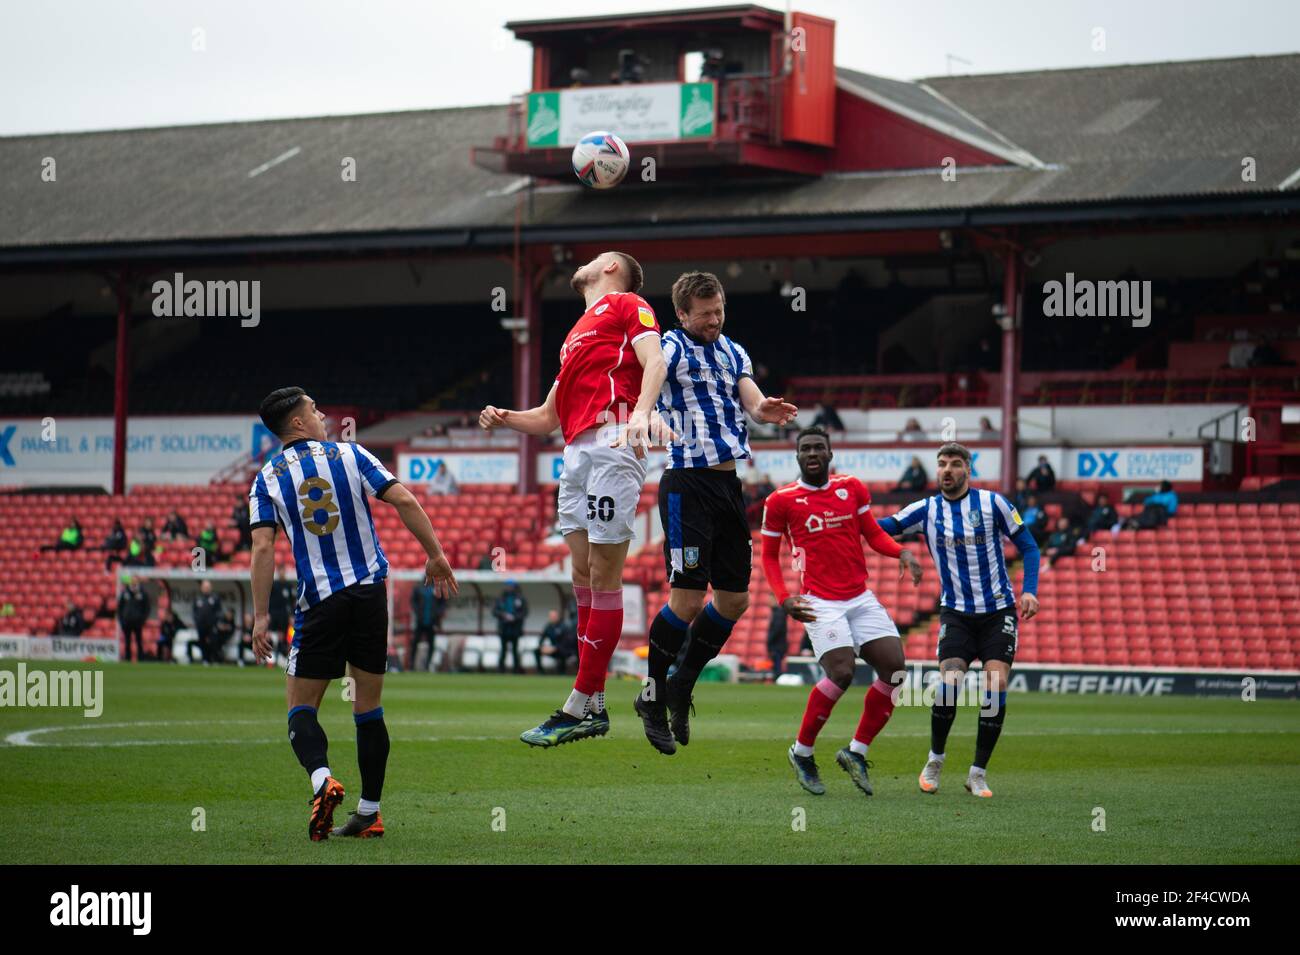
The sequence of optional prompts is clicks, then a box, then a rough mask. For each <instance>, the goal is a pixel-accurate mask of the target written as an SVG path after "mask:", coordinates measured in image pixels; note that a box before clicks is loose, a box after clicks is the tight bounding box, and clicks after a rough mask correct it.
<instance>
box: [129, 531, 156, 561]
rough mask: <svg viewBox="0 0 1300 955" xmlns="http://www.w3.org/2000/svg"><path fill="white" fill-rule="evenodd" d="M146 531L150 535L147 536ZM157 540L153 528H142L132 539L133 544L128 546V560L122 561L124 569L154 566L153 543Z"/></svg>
mask: <svg viewBox="0 0 1300 955" xmlns="http://www.w3.org/2000/svg"><path fill="white" fill-rule="evenodd" d="M146 530H147V531H148V533H147V534H146ZM156 541H157V539H156V538H155V537H154V536H153V529H152V528H145V527H144V526H141V527H140V528H139V529H138V530H137V531H136V532H135V537H132V538H131V543H129V544H127V545H126V560H124V561H122V565H123V566H124V567H152V566H153V565H154V549H153V543H156Z"/></svg>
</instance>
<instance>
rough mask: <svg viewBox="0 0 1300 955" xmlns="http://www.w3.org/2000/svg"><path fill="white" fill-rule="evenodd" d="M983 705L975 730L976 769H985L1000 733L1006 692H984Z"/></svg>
mask: <svg viewBox="0 0 1300 955" xmlns="http://www.w3.org/2000/svg"><path fill="white" fill-rule="evenodd" d="M984 700H985V703H984V706H982V707H980V725H979V729H978V730H976V731H975V762H974V763H972V764H971V765H972V766H974V767H975V768H976V769H987V768H988V765H989V757H990V756H992V755H993V747H994V746H996V745H997V744H998V737H999V736H1001V735H1002V721H1003V720H1004V719H1006V717H1007V692H1006V690H1003V691H1002V692H1000V693H998V694H997V696H996V697H995V696H994V695H993V694H992V693H985V694H984Z"/></svg>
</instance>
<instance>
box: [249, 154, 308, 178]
mask: <svg viewBox="0 0 1300 955" xmlns="http://www.w3.org/2000/svg"><path fill="white" fill-rule="evenodd" d="M300 152H302V147H301V146H294V147H293V149H290V150H289V151H288V152H283V153H280V155H278V156H276V157H275V158H274V159H272V160H269V161H268V162H264V163H262V165H260V166H258V167H257V168H256V169H250V170H249V171H248V178H249V179H252V178H253V177H254V176H260V175H261V174H262V173H264V172H266V171H267V170H268V169H270V168H271V167H272V166H278V165H280V163H282V162H284V161H285V160H287V159H292V158H293V157H294V156H296V155H298V154H299V153H300Z"/></svg>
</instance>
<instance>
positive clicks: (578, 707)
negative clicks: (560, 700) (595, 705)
mask: <svg viewBox="0 0 1300 955" xmlns="http://www.w3.org/2000/svg"><path fill="white" fill-rule="evenodd" d="M590 706H591V697H590V696H588V695H587V694H586V693H579V692H578V691H577V690H574V691H573V692H572V693H570V694H569V698H568V699H567V700H566V701H565V703H564V705H563V706H562V707H560V709H562V710H564V712H566V713H568V714H569V715H570V716H572V717H573V718H574V719H578V720H580V719H582V718H583V717H584V716H586V715H587V709H588V708H589V707H590Z"/></svg>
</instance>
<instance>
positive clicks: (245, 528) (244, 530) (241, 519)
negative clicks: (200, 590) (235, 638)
mask: <svg viewBox="0 0 1300 955" xmlns="http://www.w3.org/2000/svg"><path fill="white" fill-rule="evenodd" d="M235 502H236V503H235V506H234V508H233V509H232V510H231V512H230V526H231V527H233V528H235V529H236V530H238V531H239V540H238V541H237V542H236V543H235V553H238V552H239V551H241V550H252V549H253V531H252V530H251V528H250V525H249V521H248V498H247V497H245V496H244V495H243V494H236V495H235ZM240 662H241V663H242V662H243V661H242V658H241V661H240Z"/></svg>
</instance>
